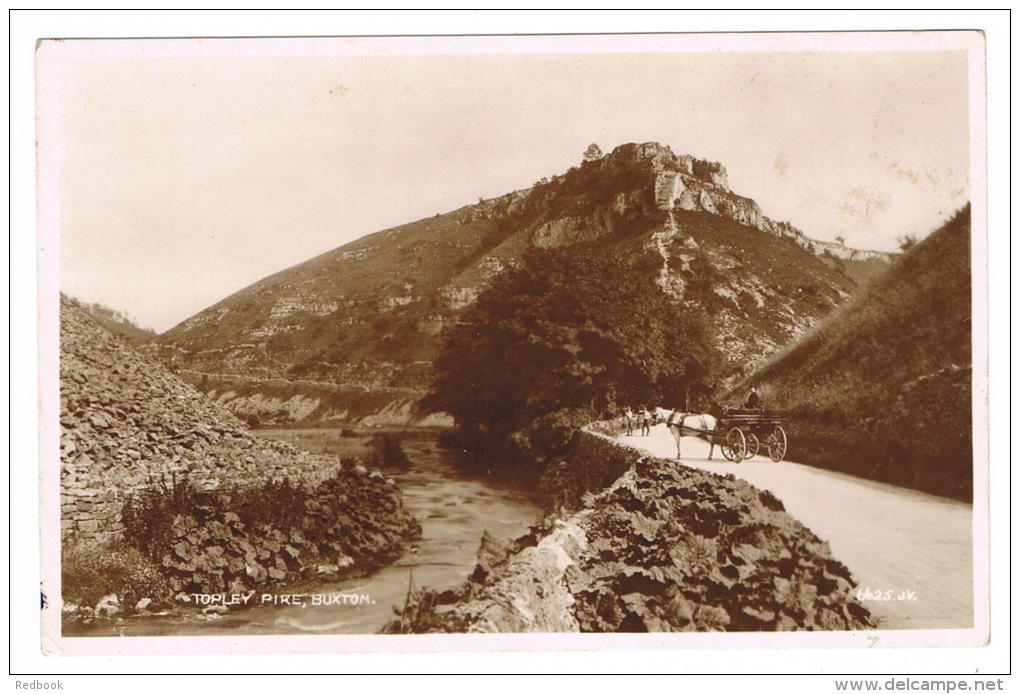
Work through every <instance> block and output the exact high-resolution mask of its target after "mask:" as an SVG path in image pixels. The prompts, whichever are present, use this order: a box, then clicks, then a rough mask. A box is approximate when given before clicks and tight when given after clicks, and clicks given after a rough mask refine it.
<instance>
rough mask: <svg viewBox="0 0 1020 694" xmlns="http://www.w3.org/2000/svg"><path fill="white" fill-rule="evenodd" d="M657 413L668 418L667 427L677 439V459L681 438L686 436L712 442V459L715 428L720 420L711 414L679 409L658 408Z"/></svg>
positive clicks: (710, 453) (710, 457) (678, 458)
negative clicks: (691, 412) (690, 412)
mask: <svg viewBox="0 0 1020 694" xmlns="http://www.w3.org/2000/svg"><path fill="white" fill-rule="evenodd" d="M656 414H658V415H659V416H660V417H661V418H665V420H666V428H667V429H669V433H671V434H673V438H674V439H676V459H677V460H680V439H682V438H684V437H685V436H696V437H698V438H703V439H705V440H706V441H708V443H709V444H710V448H709V449H708V459H709V460H711V459H712V453H714V452H715V429H716V426H718V424H719V420H717V419H716V418H715V417H713V416H712V415H710V414H688V413H686V412H680V411H679V410H673V411H672V412H671V411H669V410H663V409H657V410H656Z"/></svg>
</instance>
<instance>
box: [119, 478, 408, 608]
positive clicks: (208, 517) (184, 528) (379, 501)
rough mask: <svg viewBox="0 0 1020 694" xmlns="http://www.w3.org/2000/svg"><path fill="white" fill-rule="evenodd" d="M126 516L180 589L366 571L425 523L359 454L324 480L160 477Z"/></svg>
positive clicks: (135, 540) (134, 536) (396, 552)
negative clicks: (207, 481) (198, 482)
mask: <svg viewBox="0 0 1020 694" xmlns="http://www.w3.org/2000/svg"><path fill="white" fill-rule="evenodd" d="M122 517H123V522H124V527H125V536H126V537H128V538H130V541H131V543H132V544H133V545H134V546H135V547H136V548H137V549H138V550H140V551H141V552H143V553H144V554H145V555H146V556H147V557H148V558H149V559H150V560H151V561H153V562H155V563H156V564H158V565H159V566H160V567H161V570H162V572H163V574H164V575H165V576H166V578H167V580H168V582H169V585H170V587H171V588H172V590H173V591H174V592H180V591H185V592H187V591H205V592H220V591H224V590H231V591H236V592H243V591H244V590H246V589H249V588H252V587H254V586H256V585H259V584H263V583H267V582H274V581H294V580H297V579H300V578H307V577H309V576H312V575H315V573H316V572H321V571H323V570H325V571H327V572H331V573H336V572H339V571H342V570H344V569H347V568H348V567H351V568H352V569H353V568H355V567H356V568H357V569H358V570H364V569H365V568H368V567H372V566H377V565H379V564H382V563H387V562H390V561H393V560H394V559H396V558H397V557H398V556H400V554H401V553H402V552H403V548H404V542H406V541H407V540H409V539H411V538H413V537H416V536H417V535H419V534H420V532H421V529H420V527H419V526H418V525H417V523H416V522H415V521H414V520H413V519H412V518H411V517H410V516H409V515H407V514H406V512H405V511H404V510H403V508H402V507H401V505H400V501H399V498H398V497H396V496H395V495H394V494H393V493H392V488H391V487H390V486H389V485H387V484H386V482H385V479H384V478H383V476H382V475H378V474H377V473H376V474H370V473H368V471H367V470H366V469H365V468H364V467H363V466H361V465H360V464H359V463H358V461H356V460H353V459H348V460H345V461H344V463H343V468H342V469H341V470H340V471H339V472H338V473H337V475H336V476H334V477H331V478H329V479H327V480H324V481H323V482H321V483H320V484H318V485H316V486H314V487H312V486H304V487H298V486H295V485H293V484H291V483H290V482H288V481H287V480H284V481H282V482H270V483H267V484H262V485H257V486H250V487H242V488H221V489H217V490H215V491H202V490H198V489H195V487H194V486H193V485H191V484H190V483H189V482H188V481H187V480H186V479H184V480H181V481H177V482H175V483H170V484H166V483H160V484H158V485H155V486H154V487H153V488H151V489H149V490H148V491H145V492H142V493H139V494H138V495H136V496H135V497H134V498H132V499H131V500H130V501H129V503H128V504H126V505H125V508H124V511H123V516H122Z"/></svg>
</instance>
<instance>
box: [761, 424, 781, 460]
mask: <svg viewBox="0 0 1020 694" xmlns="http://www.w3.org/2000/svg"><path fill="white" fill-rule="evenodd" d="M765 445H766V446H767V447H768V449H769V457H770V458H772V460H773V462H776V463H778V462H779V461H780V460H782V459H783V456H784V455H786V432H785V431H783V427H776V428H775V429H773V430H772V433H771V434H769V435H768V437H766V439H765Z"/></svg>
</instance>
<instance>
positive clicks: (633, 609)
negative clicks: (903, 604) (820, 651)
mask: <svg viewBox="0 0 1020 694" xmlns="http://www.w3.org/2000/svg"><path fill="white" fill-rule="evenodd" d="M584 435H586V436H597V435H595V434H591V433H586V434H584ZM621 454H622V455H627V452H625V451H621ZM853 587H854V580H853V577H852V576H851V574H850V572H849V570H848V569H847V568H846V567H845V566H843V565H842V564H841V563H839V562H838V561H836V560H835V559H833V557H832V555H831V554H830V552H829V548H828V546H827V545H826V543H824V542H822V541H821V540H819V539H818V538H817V537H816V536H815V535H814V534H813V533H811V532H810V531H809V530H808V529H807V528H805V527H804V526H803V525H801V524H800V523H799V522H798V521H796V520H795V519H794V518H792V517H791V516H790V515H789V514H787V513H786V512H785V511H784V510H783V506H782V503H781V502H780V501H779V500H777V499H776V498H775V497H773V496H772V495H771V494H769V493H768V492H761V491H759V490H757V489H756V488H754V487H753V486H751V485H750V484H747V483H746V482H743V481H740V480H737V479H734V478H733V477H732V476H727V477H720V476H718V475H714V474H711V473H707V472H704V471H701V470H696V469H692V468H686V467H683V466H680V465H677V464H676V463H675V461H667V460H663V459H657V458H650V457H643V458H640V459H639V460H637V461H636V462H634V464H633V465H632V466H631V467H630V469H629V470H628V471H627V472H626V473H625V474H623V475H622V476H621V477H620V478H619V479H618V480H616V482H614V483H613V484H612V485H610V486H609V487H608V488H606V489H605V490H604V491H602V492H600V493H599V494H596V495H591V494H589V495H587V496H586V497H585V500H584V502H583V508H582V509H581V510H580V511H578V512H576V513H573V514H570V515H569V516H567V517H565V518H563V519H560V520H554V521H549V523H548V525H547V526H546V527H545V528H544V529H540V530H539V529H536V530H533V531H532V533H531V534H530V535H529V536H526V537H524V538H520V539H519V540H517V541H516V542H515V543H512V544H511V545H510V546H507V547H504V548H494V547H493V546H492V543H485V542H483V548H482V551H481V552H480V556H479V565H478V568H477V569H476V570H475V573H474V574H473V575H472V577H471V579H470V580H469V581H468V582H467V583H465V584H464V585H463V586H462V587H461V588H459V589H458V590H456V591H448V592H445V593H441V594H436V593H428V592H424V593H422V594H421V595H420V596H418V598H417V599H416V600H415V601H414V602H413V603H412V604H411V605H410V607H409V609H408V611H407V612H406V613H405V615H404V617H403V619H402V621H401V622H400V623H394V624H393V625H391V626H390V631H403V632H462V631H477V632H521V631H526V632H530V631H536V632H538V631H546V632H548V631H580V632H639V631H640V632H671V631H791V630H809V631H834V630H852V629H861V628H868V627H871V626H874V625H873V622H872V620H871V617H870V614H869V612H868V611H867V609H865V608H864V607H862V606H861V605H860V604H859V603H858V602H857V601H856V599H855V598H854V597H853V595H852V589H853ZM507 596H512V599H509V598H508V597H507Z"/></svg>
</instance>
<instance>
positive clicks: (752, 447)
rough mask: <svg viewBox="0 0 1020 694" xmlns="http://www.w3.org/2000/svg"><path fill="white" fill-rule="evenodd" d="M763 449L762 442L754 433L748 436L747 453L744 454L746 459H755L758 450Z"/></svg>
mask: <svg viewBox="0 0 1020 694" xmlns="http://www.w3.org/2000/svg"><path fill="white" fill-rule="evenodd" d="M760 447H761V442H759V441H758V437H757V436H756V435H755V434H754V432H753V431H752V432H751V433H750V434H748V435H747V452H746V453H744V459H745V460H746V459H749V458H753V457H754V456H756V455H758V449H759V448H760Z"/></svg>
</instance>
